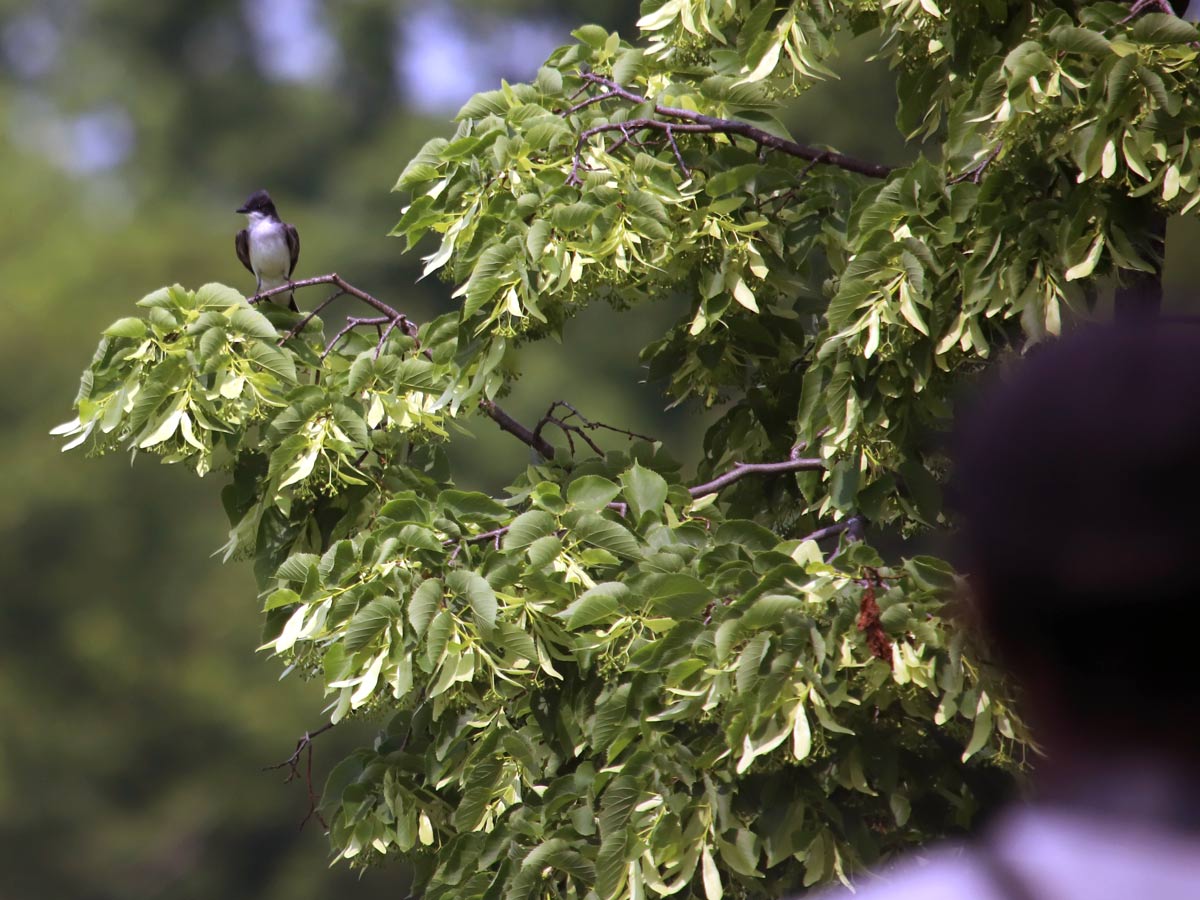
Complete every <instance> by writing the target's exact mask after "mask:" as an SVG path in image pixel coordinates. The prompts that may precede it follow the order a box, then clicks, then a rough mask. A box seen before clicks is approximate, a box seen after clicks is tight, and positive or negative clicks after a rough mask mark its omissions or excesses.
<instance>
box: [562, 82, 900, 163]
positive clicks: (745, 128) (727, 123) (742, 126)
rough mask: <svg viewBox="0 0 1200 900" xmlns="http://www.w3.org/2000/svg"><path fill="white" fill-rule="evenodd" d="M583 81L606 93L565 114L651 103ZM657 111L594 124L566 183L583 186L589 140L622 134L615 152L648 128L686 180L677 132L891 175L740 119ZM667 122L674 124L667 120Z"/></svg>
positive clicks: (611, 84) (662, 108)
mask: <svg viewBox="0 0 1200 900" xmlns="http://www.w3.org/2000/svg"><path fill="white" fill-rule="evenodd" d="M583 79H584V81H587V82H590V83H592V84H596V85H600V86H601V87H603V88H605V92H604V93H602V94H597V95H596V96H594V97H590V98H588V99H587V100H584V101H582V102H581V103H577V104H575V105H574V106H572V107H571V108H570V109H568V110H566V111H565V112H564V115H570V114H571V113H574V112H578V111H579V110H581V109H583V108H585V107H587V106H590V105H591V104H593V103H600V102H603V101H605V100H613V99H620V100H625V101H628V102H629V103H636V104H642V103H646V102H648V100H647V98H646V97H644V96H642V95H641V94H635V93H634V92H633V91H630V90H628V89H627V88H625V87H623V86H621V85H620V84H618V83H617V82H615V81H613V80H612V79H610V78H605V77H603V76H602V75H597V74H596V73H594V72H584V73H583ZM654 112H655V114H656V115H657V116H661V117H662V118H661V119H652V118H639V119H630V120H628V121H625V122H613V123H610V124H607V125H595V126H593V127H591V128H587V129H585V130H584V131H583V132H581V133H580V135H579V139H578V141H577V142H576V145H575V158H574V160H573V162H572V164H571V174H570V176H569V177H568V178H567V183H568V184H576V185H577V184H580V183H581V179H580V178H579V171H580V168H581V167H582V157H583V148H584V147H585V146H586V145H587V142H588V140H589V139H591V138H592V137H594V136H595V135H597V134H603V133H605V132H609V131H619V132H621V135H622V137H621V138H620V139H619V140H618V141H617V143H616V144H614V145H613V149H615V148H616V147H618V146H620V145H621V144H623V143H625V142H626V141H628V140H630V132H631V131H644V130H646V129H654V130H658V131H662V132H663V133H664V134H665V135H666V139H667V142H668V144H669V145H670V147H671V149H672V151H673V152H674V154H675V159H676V162H678V163H679V167H680V171H681V172H682V173H683V175H684V177H685V178H686V177H688V176H689V174H690V172H689V170H688V168H687V166H686V165H684V162H683V155H682V154H681V153H680V152H679V146H678V145H677V144H676V143H675V134H676V133H680V134H725V135H739V136H741V137H745V138H749V139H750V140H752V141H754V143H755V144H757V145H758V146H759V147H760V148H769V149H771V150H778V151H779V152H781V153H786V154H787V155H789V156H795V157H797V158H799V159H806V160H808V161H809V162H811V163H813V164H823V165H829V166H835V167H836V168H839V169H843V170H845V171H847V172H853V173H855V174H857V175H865V176H867V177H868V178H886V177H887V176H888V175H890V174H891V172H892V167H891V166H885V165H882V164H880V163H873V162H868V161H866V160H861V159H856V158H854V157H852V156H847V155H846V154H844V153H838V152H836V151H834V150H821V149H819V148H817V147H810V146H807V145H805V144H800V143H798V142H796V141H793V140H789V139H788V138H781V137H779V136H778V135H775V134H771V132H769V131H764V130H763V129H761V128H759V127H757V126H755V125H751V124H750V123H749V122H743V121H740V120H738V119H722V118H718V117H717V116H708V115H705V114H703V113H698V112H695V111H693V110H690V109H681V108H679V107H674V106H664V105H663V104H661V103H657V102H656V103H655V104H654ZM667 119H671V120H675V121H665V120H667Z"/></svg>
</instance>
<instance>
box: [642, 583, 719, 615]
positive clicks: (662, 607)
mask: <svg viewBox="0 0 1200 900" xmlns="http://www.w3.org/2000/svg"><path fill="white" fill-rule="evenodd" d="M714 600H716V595H715V594H714V593H713V592H712V591H711V590H709V589H708V587H707V586H706V585H705V584H704V582H702V581H700V580H699V579H697V578H693V577H692V576H691V575H667V576H664V577H663V578H661V579H659V580H658V581H656V582H655V583H654V586H653V588H652V589H651V590H650V596H649V605H650V609H651V610H652V611H653V612H654V614H655V615H659V616H666V617H668V618H671V619H692V618H696V617H697V616H699V614H700V613H701V612H703V611H704V608H705V607H707V606H708V605H709V604H710V603H712V602H713V601H714Z"/></svg>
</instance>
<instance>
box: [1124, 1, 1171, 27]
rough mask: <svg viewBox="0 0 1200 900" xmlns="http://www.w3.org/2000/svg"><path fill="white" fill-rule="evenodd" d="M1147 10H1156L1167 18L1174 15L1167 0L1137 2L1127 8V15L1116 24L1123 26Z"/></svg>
mask: <svg viewBox="0 0 1200 900" xmlns="http://www.w3.org/2000/svg"><path fill="white" fill-rule="evenodd" d="M1148 9H1157V10H1158V11H1159V12H1161V13H1166V14H1167V15H1168V16H1173V15H1175V14H1176V13H1175V8H1174V7H1173V6H1171V4H1170V3H1168V2H1167V0H1137V2H1136V3H1134V4H1133V5H1132V6H1131V7H1129V15H1127V16H1126V17H1125V18H1123V19H1122V20H1121V21H1120V22H1118V23H1117V24H1118V25H1124V24H1126V23H1127V22H1130V21H1132V20H1133V19H1136V18H1137V17H1138V16H1140V15H1141V14H1142V13H1144V12H1145V11H1146V10H1148Z"/></svg>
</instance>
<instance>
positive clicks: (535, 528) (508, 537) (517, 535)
mask: <svg viewBox="0 0 1200 900" xmlns="http://www.w3.org/2000/svg"><path fill="white" fill-rule="evenodd" d="M557 525H558V522H557V521H556V520H555V518H554V516H552V515H550V514H549V513H548V512H544V511H543V510H540V509H531V510H529V511H528V512H524V513H521V515H519V516H517V517H516V519H514V520H513V523H512V525H510V526H509V528H508V531H507V533H505V535H504V540H503V547H504V549H505V550H506V551H510V552H511V551H513V550H521V549H523V548H525V547H528V546H529V545H530V544H532V543H533V542H534V541H536V540H537V539H538V538H541V537H545V536H546V535H549V534H552V533H553V532H554V529H555V528H556V527H557Z"/></svg>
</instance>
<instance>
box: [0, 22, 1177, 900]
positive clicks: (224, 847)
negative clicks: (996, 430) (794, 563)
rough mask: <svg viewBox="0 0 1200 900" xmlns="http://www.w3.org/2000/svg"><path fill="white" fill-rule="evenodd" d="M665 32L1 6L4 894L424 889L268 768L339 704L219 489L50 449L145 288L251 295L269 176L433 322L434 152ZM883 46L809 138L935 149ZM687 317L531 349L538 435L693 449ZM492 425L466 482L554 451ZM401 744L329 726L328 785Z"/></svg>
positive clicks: (378, 282) (526, 361)
mask: <svg viewBox="0 0 1200 900" xmlns="http://www.w3.org/2000/svg"><path fill="white" fill-rule="evenodd" d="M635 20H636V3H635V2H634V0H612V2H606V0H572V2H550V0H546V2H535V0H490V2H483V0H460V2H457V3H450V2H426V3H421V4H418V3H405V2H396V0H391V2H384V0H345V2H338V3H333V2H321V0H244V2H233V0H224V2H222V0H190V2H186V3H184V2H174V3H171V2H151V3H148V2H143V0H31V2H14V0H0V209H2V210H3V215H2V216H0V248H2V249H0V304H2V309H3V324H2V325H0V367H2V369H0V375H2V377H0V421H2V422H3V440H0V454H2V456H0V465H2V471H3V477H4V486H3V493H2V494H0V596H2V598H3V599H2V600H0V898H4V900H33V898H39V900H40V898H50V897H55V898H57V897H63V898H77V900H91V898H95V900H108V898H114V900H115V898H122V900H141V898H157V897H171V898H193V897H195V898H201V897H205V898H209V897H217V896H219V897H223V898H227V900H236V898H242V897H246V898H249V897H254V898H257V900H276V898H278V900H283V898H287V900H308V898H317V897H329V896H341V895H343V894H347V895H350V894H353V895H354V896H359V897H363V898H374V897H384V896H387V897H397V896H403V895H404V892H405V891H406V886H405V878H404V871H403V867H402V866H398V865H397V866H391V867H387V868H384V869H379V870H375V871H372V872H369V873H367V874H366V875H365V876H363V877H361V878H359V876H358V875H357V874H356V873H353V872H350V871H349V870H348V869H347V868H346V867H345V866H342V865H337V866H334V867H332V868H330V867H329V866H328V853H327V847H326V844H325V840H324V837H323V835H322V834H321V829H320V827H319V826H318V825H316V823H315V822H314V823H310V825H309V827H307V828H306V829H304V830H303V831H301V830H300V828H299V824H300V822H301V820H302V819H303V817H304V813H305V811H306V809H307V800H306V796H305V792H304V789H303V786H302V785H300V784H295V783H293V784H290V785H284V784H283V783H282V782H283V779H282V775H281V774H280V773H278V772H274V773H264V772H263V771H262V768H263V767H264V766H266V765H269V764H271V763H274V762H278V761H280V760H282V759H284V758H285V757H287V756H288V754H289V753H290V752H291V749H292V747H293V746H294V742H295V741H296V739H297V738H298V737H299V736H300V735H301V734H303V733H304V731H305V730H306V729H312V728H316V727H317V726H319V725H320V724H321V722H322V715H321V709H322V707H323V705H324V704H323V701H322V698H321V696H320V695H319V692H318V691H314V690H311V689H309V688H310V686H308V685H305V684H304V683H302V682H299V681H296V680H286V681H282V682H280V681H278V675H279V667H278V665H277V664H276V663H275V662H273V661H272V660H271V659H269V658H268V657H266V656H265V655H264V654H256V653H255V651H254V648H255V647H256V646H257V644H258V643H259V642H258V640H257V639H258V636H259V614H258V609H257V604H256V602H255V598H254V583H253V579H252V576H251V574H250V573H249V571H248V570H247V569H246V568H245V567H244V566H242V565H238V564H231V565H227V566H221V565H220V564H219V563H218V562H217V561H216V560H215V559H213V558H212V557H211V556H210V555H209V554H210V553H211V552H212V551H213V550H215V549H216V548H217V547H218V546H219V545H220V544H221V543H222V541H223V538H224V534H225V531H226V529H227V527H228V526H227V524H226V522H225V520H224V516H223V514H222V512H221V510H220V504H219V501H218V497H217V491H218V489H219V487H220V478H219V476H212V477H210V478H208V479H206V480H204V481H198V480H196V479H195V478H194V477H191V476H190V475H189V473H188V472H186V471H184V470H182V469H176V468H171V467H163V466H159V465H156V464H155V461H154V460H153V459H152V458H151V459H144V460H140V461H139V463H138V464H137V465H135V466H130V464H129V461H128V460H126V459H123V458H119V457H109V458H103V459H85V458H84V457H83V456H82V455H79V454H71V455H67V456H63V455H62V454H60V453H59V452H58V446H57V445H56V442H55V441H54V440H53V439H51V438H50V437H49V436H48V435H47V432H48V430H49V429H50V428H51V427H52V426H53V425H55V424H57V423H58V422H60V421H63V420H65V419H67V418H69V417H70V401H71V398H72V397H73V396H74V391H75V388H76V384H77V380H78V375H79V372H80V370H81V369H82V367H83V365H84V364H85V363H86V361H87V359H88V358H89V357H90V354H91V352H92V349H93V347H94V344H95V342H96V340H97V337H98V333H99V331H100V330H101V329H102V328H104V327H105V326H106V325H107V324H108V323H109V322H111V321H112V320H114V319H116V318H118V317H119V316H122V315H126V314H128V313H129V312H130V311H131V310H130V306H131V304H132V303H133V302H134V301H135V300H137V299H138V298H139V297H141V296H143V295H144V294H146V293H148V292H149V291H151V290H153V289H155V288H157V287H158V286H160V285H162V284H167V283H172V282H181V283H183V284H185V285H188V286H191V287H195V286H198V285H200V284H202V283H204V282H206V281H224V282H227V283H229V284H233V285H235V286H239V287H241V288H242V289H244V290H249V289H250V288H251V287H252V283H251V281H250V279H249V276H248V274H247V273H246V272H245V271H244V270H243V269H242V268H241V266H240V265H239V264H238V262H237V260H236V258H235V256H234V252H233V246H232V243H233V241H232V238H233V233H234V231H236V230H237V229H238V228H240V227H242V223H243V220H242V218H241V217H239V216H235V215H234V214H233V212H232V211H233V209H234V208H235V207H237V206H238V205H240V203H241V202H242V200H243V199H244V198H245V197H246V195H248V194H249V193H250V192H251V191H252V190H254V189H257V188H260V187H265V188H268V189H269V190H270V191H271V192H272V194H273V195H274V197H275V199H276V201H277V203H278V205H279V208H280V210H281V212H282V214H283V215H284V217H285V218H287V219H288V220H290V221H292V222H294V223H296V224H297V226H298V227H299V229H300V232H301V235H302V238H303V251H302V254H301V259H300V266H299V269H298V275H299V276H307V275H313V274H318V273H322V272H328V271H334V270H336V271H338V272H340V273H341V274H343V275H344V276H345V277H347V278H348V279H350V280H351V281H352V282H354V283H355V284H357V285H360V286H361V287H363V288H365V289H367V290H369V291H371V292H372V293H375V294H376V295H378V296H380V297H383V298H385V299H387V300H388V301H389V302H391V303H392V304H393V305H396V306H398V307H399V308H401V309H403V310H404V311H405V312H407V313H408V314H409V315H410V316H412V317H413V318H414V319H417V320H418V321H419V320H422V319H425V318H428V317H430V316H432V315H434V314H436V313H437V312H439V311H441V310H444V309H446V308H448V304H449V303H450V300H449V299H448V297H449V293H450V291H449V288H447V287H446V286H445V285H443V284H441V283H439V282H436V281H430V282H422V283H421V284H420V285H418V284H416V275H417V272H418V261H417V258H416V255H413V256H402V255H401V249H402V245H401V244H400V243H399V242H398V241H396V240H395V239H392V238H389V237H387V231H388V229H389V228H390V227H391V226H392V225H393V224H394V222H395V221H396V219H397V218H398V217H399V214H400V207H401V203H402V201H401V198H400V197H398V196H396V195H392V194H390V193H389V188H390V187H391V185H392V183H393V181H394V180H395V178H396V176H397V175H398V174H399V172H400V170H401V168H402V167H403V165H404V163H405V162H406V161H407V159H408V158H409V157H410V156H411V155H412V153H413V152H414V151H415V150H416V149H417V148H418V147H419V146H420V145H421V144H422V143H423V142H424V141H425V140H426V139H427V138H429V137H431V136H433V135H434V134H438V133H446V132H447V131H449V130H450V129H451V128H452V125H451V124H450V123H449V119H450V117H451V116H452V115H453V113H454V111H455V110H456V109H457V107H458V105H459V104H460V103H461V102H462V101H463V100H465V99H466V97H468V96H469V95H470V94H471V93H473V92H474V91H477V90H483V89H487V88H490V87H492V86H494V84H495V83H496V82H497V80H498V79H499V78H500V77H507V78H509V79H525V78H530V77H532V75H533V73H534V72H535V70H536V67H537V64H538V63H539V62H540V61H541V60H542V59H543V58H544V57H545V55H546V54H547V53H548V52H549V51H550V50H551V49H552V48H553V47H555V46H557V45H558V44H561V43H564V42H566V40H567V39H568V32H569V30H570V28H571V27H573V26H575V25H578V24H580V23H582V22H585V21H597V22H600V23H601V24H604V25H606V26H608V27H610V28H620V29H622V31H623V33H626V34H631V33H632V23H633V21H635ZM869 50H870V46H869V43H866V42H861V41H860V42H855V44H854V45H853V46H851V47H850V48H848V52H847V57H846V62H845V64H844V65H843V66H842V67H841V68H842V71H843V73H844V75H845V77H844V78H843V80H842V81H839V82H836V83H831V84H829V85H826V86H823V87H822V88H821V89H820V90H818V91H814V92H812V93H810V94H809V95H807V96H806V97H804V98H802V100H801V101H800V103H798V104H797V107H796V109H795V110H794V111H793V113H792V115H791V117H790V118H791V122H792V124H793V126H794V131H795V133H796V135H797V137H798V138H800V139H802V140H810V141H823V142H829V143H835V144H838V145H840V146H841V147H842V148H843V149H846V150H848V151H851V152H855V153H858V154H861V155H864V156H869V157H873V158H879V159H881V160H886V161H893V162H894V161H897V160H901V159H903V158H905V157H906V156H909V155H911V154H912V152H913V151H912V150H911V149H906V148H904V147H903V145H902V144H901V143H900V142H899V141H898V140H897V139H896V137H895V136H894V132H893V130H892V129H891V128H890V121H891V115H892V102H891V89H890V78H889V76H888V73H887V71H886V69H885V68H884V67H883V66H882V65H881V64H878V63H873V64H867V63H864V62H863V60H864V59H865V57H866V56H867V54H868V52H869ZM885 126H886V127H885ZM1173 229H1174V230H1173V232H1172V241H1173V243H1174V246H1173V253H1172V260H1171V267H1170V279H1169V280H1170V282H1171V283H1172V285H1173V286H1175V287H1176V288H1183V289H1187V288H1188V286H1190V285H1191V284H1193V283H1194V280H1195V278H1196V276H1197V274H1200V261H1198V260H1197V255H1196V254H1189V253H1188V251H1187V248H1188V247H1190V246H1194V244H1195V241H1196V240H1197V239H1200V231H1198V230H1197V229H1196V227H1195V226H1194V224H1191V223H1189V224H1188V225H1187V226H1185V227H1176V226H1173ZM308 300H309V302H314V298H311V297H310V298H308ZM344 311H349V310H348V309H345V310H344ZM680 312H681V311H680V310H669V309H650V310H642V311H637V312H635V313H632V314H629V315H626V316H623V317H622V320H621V321H619V322H618V321H617V320H615V319H614V314H613V313H612V312H611V311H609V310H607V309H594V310H590V311H588V312H587V313H585V314H584V315H583V316H581V317H580V318H579V319H577V320H576V321H574V322H573V323H571V325H570V326H569V328H568V331H567V336H566V340H567V345H566V346H565V347H564V346H559V345H557V344H553V343H549V344H547V345H546V346H540V347H536V348H527V349H525V350H523V351H522V357H521V368H522V370H523V371H524V372H525V378H524V379H523V380H522V381H521V382H520V383H519V384H518V386H517V388H516V391H515V393H514V396H513V397H512V398H510V399H509V400H507V401H506V406H507V407H508V408H509V409H510V411H512V412H514V413H516V414H518V415H519V416H520V417H521V418H523V419H524V420H525V421H533V420H535V419H536V418H537V417H538V415H539V414H540V413H541V412H542V411H543V410H544V409H545V407H546V406H547V405H548V404H549V402H550V401H551V400H554V399H569V400H571V401H572V402H573V403H575V405H577V406H578V407H579V408H580V409H581V410H583V411H585V412H586V413H587V414H588V415H590V416H592V417H593V418H597V419H601V420H604V421H607V422H611V423H613V424H619V425H622V426H624V427H628V428H632V429H634V430H637V431H642V432H649V433H651V434H654V435H657V436H659V437H663V438H668V439H669V440H670V442H671V443H670V446H671V447H672V448H674V449H675V452H676V455H678V456H679V457H681V458H682V459H683V460H685V461H693V460H694V459H695V458H696V457H697V456H698V447H699V435H700V433H701V431H702V429H703V425H704V421H705V417H704V416H703V415H701V414H700V412H699V411H698V410H694V409H693V410H688V409H683V410H678V411H675V412H674V413H673V414H672V415H670V416H664V415H663V413H662V411H661V410H662V406H663V402H662V401H661V399H660V398H659V395H658V393H657V391H656V389H655V387H654V386H653V385H647V384H644V383H642V380H643V379H642V374H641V371H640V369H639V367H638V363H637V352H638V349H639V348H640V347H641V346H642V344H643V343H645V342H646V341H647V340H648V339H649V338H650V337H651V336H652V335H653V334H654V333H655V331H656V330H657V329H661V328H662V327H663V326H664V325H665V323H667V322H669V321H670V320H671V319H672V318H673V317H674V316H675V315H678V314H679V313H680ZM475 430H476V432H477V437H476V438H475V439H465V440H463V441H461V442H460V443H461V446H459V447H458V448H457V449H456V458H457V460H458V462H459V469H460V471H461V472H462V473H463V474H462V479H463V480H464V481H465V482H466V483H468V484H471V485H472V486H483V487H492V488H494V487H498V486H500V485H503V484H504V483H505V480H506V475H508V474H512V473H514V472H515V471H517V470H518V469H519V468H520V467H521V466H522V465H523V464H524V462H525V460H526V459H527V456H528V454H527V451H526V450H525V448H524V447H523V446H521V445H520V444H518V443H516V442H515V441H512V440H511V439H509V438H506V437H504V436H502V435H500V434H499V433H498V432H497V431H496V430H495V428H494V426H491V425H490V423H487V422H481V423H477V424H476V427H475ZM374 724H375V723H359V724H349V725H347V726H344V727H341V728H338V729H336V730H335V731H333V732H330V733H329V734H327V735H325V736H323V737H322V738H320V740H319V741H318V742H317V744H316V764H315V774H316V776H317V778H318V780H319V779H320V778H322V777H323V775H324V773H325V771H327V769H328V767H329V765H330V764H332V763H333V762H334V761H336V760H337V759H340V758H341V756H343V755H344V754H345V753H347V752H349V750H350V749H352V748H353V747H354V746H356V745H357V744H359V743H361V742H363V741H369V740H370V735H371V730H372V727H373V725H374Z"/></svg>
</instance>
